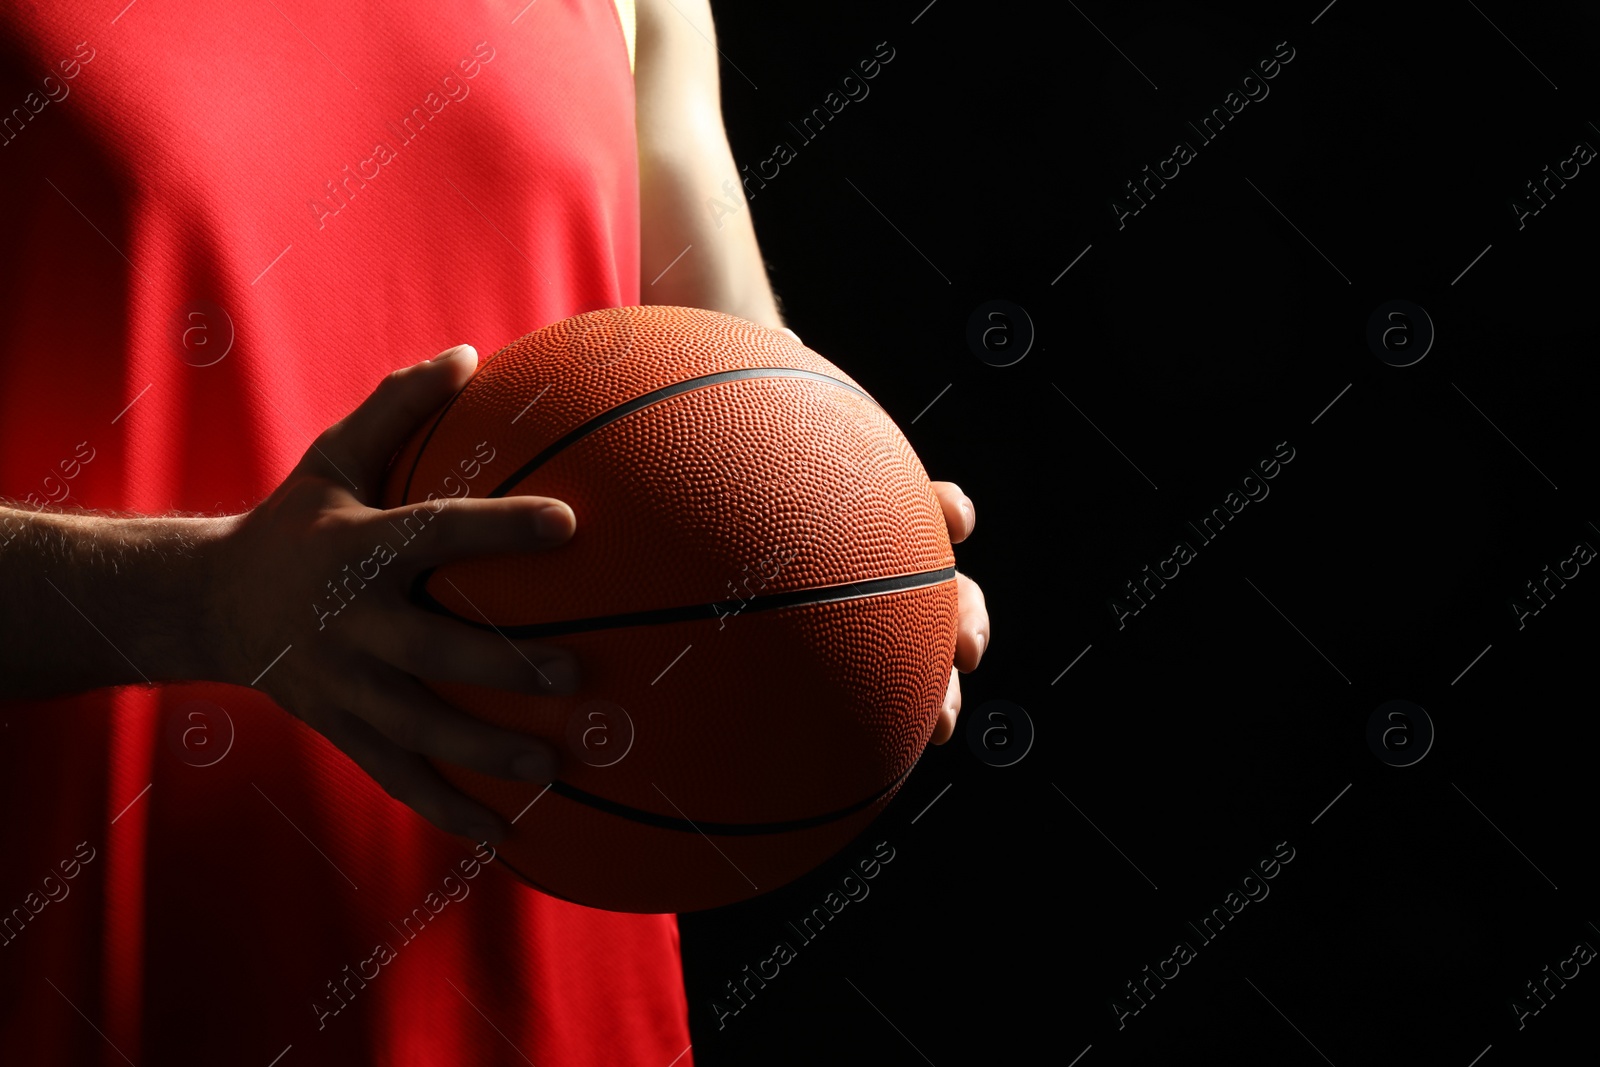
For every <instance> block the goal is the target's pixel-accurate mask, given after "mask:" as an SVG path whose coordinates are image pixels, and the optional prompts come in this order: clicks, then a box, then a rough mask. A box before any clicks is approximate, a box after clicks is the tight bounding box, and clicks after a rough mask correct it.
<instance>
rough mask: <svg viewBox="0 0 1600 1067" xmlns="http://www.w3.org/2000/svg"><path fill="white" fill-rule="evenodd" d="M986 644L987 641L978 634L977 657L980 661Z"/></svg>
mask: <svg viewBox="0 0 1600 1067" xmlns="http://www.w3.org/2000/svg"><path fill="white" fill-rule="evenodd" d="M988 643H989V639H988V638H987V637H985V636H983V634H981V633H980V634H979V635H978V656H979V658H980V659H981V658H982V657H983V646H984V645H987V644H988Z"/></svg>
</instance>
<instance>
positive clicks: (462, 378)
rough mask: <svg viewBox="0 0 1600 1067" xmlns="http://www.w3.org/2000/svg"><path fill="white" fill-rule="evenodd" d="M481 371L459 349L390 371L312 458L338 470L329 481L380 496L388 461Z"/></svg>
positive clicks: (468, 351) (464, 348)
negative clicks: (351, 484) (347, 481)
mask: <svg viewBox="0 0 1600 1067" xmlns="http://www.w3.org/2000/svg"><path fill="white" fill-rule="evenodd" d="M477 368H478V353H477V350H476V349H474V348H473V347H472V346H471V345H457V346H456V347H454V348H450V349H446V350H445V351H444V352H441V353H440V354H439V355H438V356H436V357H435V358H434V359H433V360H431V361H425V362H422V363H419V364H417V365H416V366H412V367H404V368H401V369H400V370H396V371H392V372H390V373H389V375H388V376H387V377H385V378H384V379H383V381H381V382H379V383H378V387H377V388H376V389H374V390H373V391H372V393H371V395H369V396H368V397H367V398H366V399H365V400H363V401H362V402H361V406H360V407H358V408H356V409H355V410H354V411H352V412H351V413H350V414H349V415H347V416H346V417H345V418H343V419H342V420H340V421H339V422H336V423H334V424H333V425H332V426H331V427H329V428H328V429H327V430H326V431H325V432H324V433H323V434H322V436H321V437H319V438H317V444H316V447H315V448H314V449H313V452H312V453H310V454H308V455H318V456H319V458H320V459H321V460H323V461H325V462H327V463H330V464H333V465H334V466H335V467H337V468H338V470H337V471H327V472H325V473H326V474H327V475H328V477H329V478H330V479H333V478H337V479H338V480H340V481H343V480H344V478H345V477H348V478H350V479H353V480H354V481H355V483H356V485H357V486H359V487H360V488H359V490H358V492H359V493H360V495H362V496H364V497H366V498H368V499H371V498H373V497H375V496H376V495H377V492H378V485H379V483H380V481H381V480H382V477H383V471H384V468H385V466H387V465H388V462H389V458H390V457H391V456H393V455H394V454H395V453H396V452H398V451H399V450H400V448H401V447H402V446H403V445H404V444H405V443H406V440H407V439H408V438H409V437H410V436H411V434H412V432H413V431H415V430H416V428H417V427H418V426H420V425H421V424H422V422H423V421H424V420H425V419H426V418H427V417H428V416H429V415H432V414H433V413H434V412H435V411H436V410H438V408H439V407H440V406H441V405H442V404H444V402H445V401H447V400H449V399H450V398H451V397H452V396H454V395H455V394H456V392H457V391H459V390H460V389H461V387H462V386H464V385H466V384H467V379H469V378H471V377H472V373H473V371H475V370H477ZM313 462H315V460H313ZM341 471H342V472H343V475H340V474H339V472H341Z"/></svg>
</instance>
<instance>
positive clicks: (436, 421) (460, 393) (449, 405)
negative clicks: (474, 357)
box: [400, 348, 505, 507]
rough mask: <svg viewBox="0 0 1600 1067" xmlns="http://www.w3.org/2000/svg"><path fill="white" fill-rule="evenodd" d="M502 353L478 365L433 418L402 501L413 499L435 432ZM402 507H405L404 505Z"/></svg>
mask: <svg viewBox="0 0 1600 1067" xmlns="http://www.w3.org/2000/svg"><path fill="white" fill-rule="evenodd" d="M504 351H505V349H504V348H502V349H501V350H500V352H504ZM500 352H496V353H495V354H494V355H493V356H490V357H489V358H488V359H486V360H484V361H483V362H482V363H480V364H478V366H477V367H476V368H475V369H474V370H473V372H472V377H470V378H468V379H467V382H466V384H465V385H463V386H462V387H461V388H460V389H457V390H456V394H455V396H452V397H451V398H450V399H449V400H447V401H445V405H444V407H442V408H440V409H439V414H437V415H435V416H434V417H433V423H432V424H431V425H430V426H429V427H428V432H427V434H426V435H425V436H424V437H423V438H422V444H420V445H418V446H417V454H416V455H415V456H413V457H412V459H411V469H410V470H408V471H406V484H405V488H404V489H402V490H401V491H400V499H401V500H409V499H411V479H413V478H415V477H416V476H417V465H418V464H420V463H421V462H422V457H423V455H424V454H425V453H426V452H427V451H428V442H429V441H432V440H433V434H434V431H435V430H437V429H438V428H439V426H440V424H441V423H443V422H444V417H445V416H446V415H448V414H449V413H450V409H451V408H453V407H455V405H456V401H457V400H460V399H461V397H462V396H463V395H464V394H465V393H466V391H467V390H468V389H469V388H471V386H472V383H473V382H475V381H477V380H478V375H480V374H482V373H483V372H484V370H485V369H486V368H487V367H488V366H489V364H491V363H493V362H494V361H495V356H498V355H499V354H500ZM434 358H438V357H434ZM402 447H403V446H402ZM401 506H402V507H403V506H404V505H401Z"/></svg>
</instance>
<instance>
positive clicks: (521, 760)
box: [511, 749, 556, 782]
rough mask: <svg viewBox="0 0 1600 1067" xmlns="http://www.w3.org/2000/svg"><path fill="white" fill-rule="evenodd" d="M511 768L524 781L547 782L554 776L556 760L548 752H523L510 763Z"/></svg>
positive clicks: (536, 750)
mask: <svg viewBox="0 0 1600 1067" xmlns="http://www.w3.org/2000/svg"><path fill="white" fill-rule="evenodd" d="M511 770H512V771H513V772H514V773H515V774H516V776H517V777H518V778H521V779H522V780H523V781H524V782H548V781H550V780H551V779H553V778H554V777H555V776H556V761H555V758H554V757H553V756H551V755H550V753H548V752H544V751H540V750H538V749H535V750H533V751H530V752H524V753H523V754H522V755H520V756H518V757H517V758H516V759H515V760H513V761H512V763H511Z"/></svg>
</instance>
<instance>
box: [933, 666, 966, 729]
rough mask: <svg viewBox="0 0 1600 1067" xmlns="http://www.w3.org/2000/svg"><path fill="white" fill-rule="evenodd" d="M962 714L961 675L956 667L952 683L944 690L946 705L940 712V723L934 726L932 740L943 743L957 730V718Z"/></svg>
mask: <svg viewBox="0 0 1600 1067" xmlns="http://www.w3.org/2000/svg"><path fill="white" fill-rule="evenodd" d="M960 715H961V676H960V675H959V674H957V673H956V672H955V670H954V668H952V669H951V671H950V685H949V686H948V687H947V688H946V689H945V692H944V707H943V708H942V709H941V710H940V712H939V724H938V725H937V726H935V727H934V728H933V738H932V741H933V743H934V744H936V745H942V744H944V743H945V742H946V741H948V740H950V738H951V737H952V736H953V735H954V734H955V732H956V719H957V718H959V717H960Z"/></svg>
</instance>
